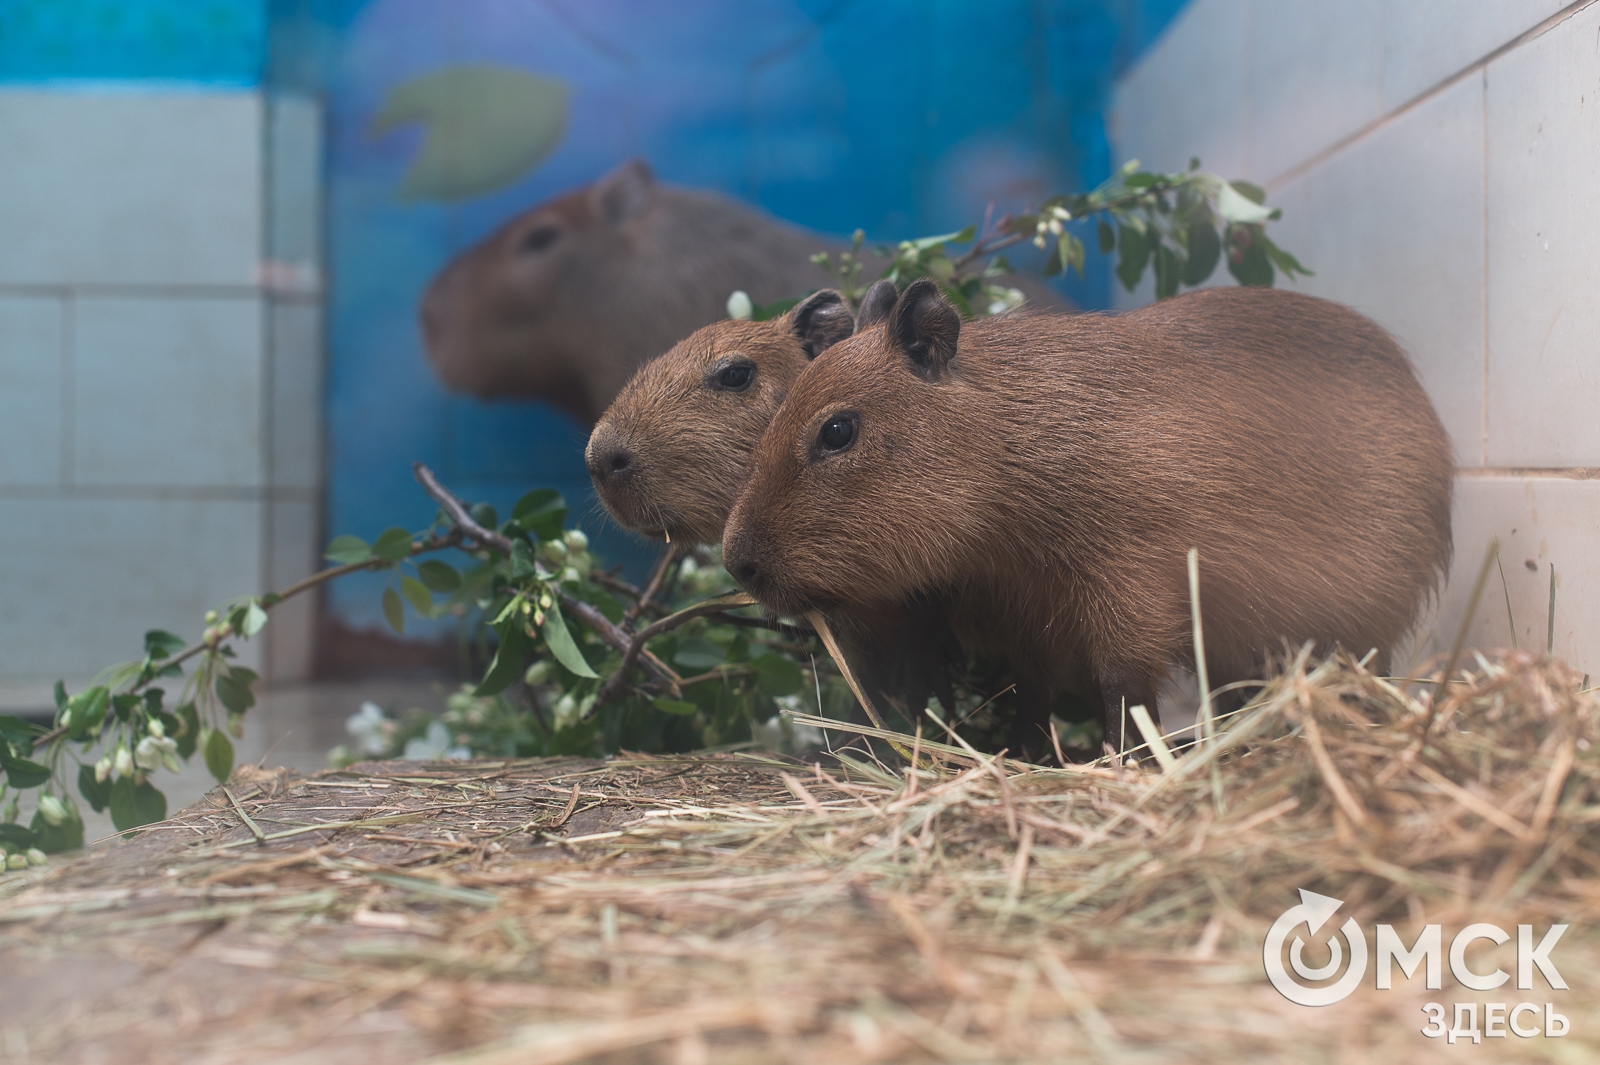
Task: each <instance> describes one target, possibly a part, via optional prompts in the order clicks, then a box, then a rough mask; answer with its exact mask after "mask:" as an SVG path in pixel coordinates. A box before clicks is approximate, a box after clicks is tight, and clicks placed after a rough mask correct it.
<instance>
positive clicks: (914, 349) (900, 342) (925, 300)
mask: <svg viewBox="0 0 1600 1065" xmlns="http://www.w3.org/2000/svg"><path fill="white" fill-rule="evenodd" d="M889 338H890V340H891V342H892V343H893V344H894V345H895V346H896V347H898V348H899V349H900V350H901V351H903V352H905V355H906V358H907V359H909V360H910V361H911V369H912V372H913V373H915V374H916V375H917V376H918V377H921V378H923V379H924V380H928V381H936V380H938V379H939V377H940V376H941V375H942V374H943V373H944V372H945V368H946V367H947V366H949V364H950V360H951V359H953V358H955V357H956V343H957V341H959V340H960V339H961V315H960V314H959V313H957V311H956V309H955V308H954V307H952V306H950V303H949V301H948V300H946V299H945V298H944V294H943V293H941V292H940V291H939V286H938V285H937V284H936V283H935V282H933V281H931V280H929V279H928V278H926V277H924V278H919V279H917V280H916V281H913V282H911V285H910V287H909V288H907V289H906V290H905V293H904V294H903V295H901V297H900V299H899V302H897V303H896V304H895V305H894V311H893V312H892V313H891V314H890V316H889Z"/></svg>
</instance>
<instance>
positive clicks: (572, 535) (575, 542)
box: [562, 529, 589, 551]
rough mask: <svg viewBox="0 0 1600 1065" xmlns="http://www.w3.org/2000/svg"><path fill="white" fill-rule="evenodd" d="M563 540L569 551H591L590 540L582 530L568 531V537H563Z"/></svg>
mask: <svg viewBox="0 0 1600 1065" xmlns="http://www.w3.org/2000/svg"><path fill="white" fill-rule="evenodd" d="M562 539H564V540H565V541H566V542H567V550H568V551H587V550H589V538H588V537H587V536H585V535H584V533H583V530H582V529H568V530H567V533H566V535H565V536H564V537H562Z"/></svg>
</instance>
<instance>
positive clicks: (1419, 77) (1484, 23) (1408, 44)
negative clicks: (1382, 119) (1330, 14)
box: [1383, 0, 1568, 110]
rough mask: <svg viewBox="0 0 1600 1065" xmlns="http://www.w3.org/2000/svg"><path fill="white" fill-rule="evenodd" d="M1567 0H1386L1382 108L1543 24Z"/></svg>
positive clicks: (1390, 107) (1410, 96)
mask: <svg viewBox="0 0 1600 1065" xmlns="http://www.w3.org/2000/svg"><path fill="white" fill-rule="evenodd" d="M1567 2H1568V0H1493V2H1490V3H1462V0H1384V5H1383V104H1384V108H1385V110H1393V109H1394V108H1396V107H1399V106H1400V105H1401V104H1404V103H1407V102H1409V101H1410V100H1412V99H1414V98H1415V97H1417V96H1418V95H1419V94H1421V93H1422V92H1424V91H1426V90H1428V89H1430V88H1432V87H1433V86H1435V85H1437V84H1438V83H1439V82H1441V81H1443V80H1445V79H1446V78H1448V77H1450V76H1451V75H1453V74H1456V73H1459V72H1460V71H1462V70H1465V69H1466V68H1467V67H1468V66H1470V65H1471V64H1473V63H1476V62H1478V61H1479V60H1481V59H1483V58H1485V57H1486V56H1488V55H1489V54H1490V53H1491V52H1493V51H1494V50H1495V49H1497V48H1499V47H1501V46H1502V45H1504V44H1505V43H1506V42H1508V41H1512V40H1514V39H1516V38H1517V37H1518V36H1519V35H1520V34H1522V33H1524V32H1526V31H1528V30H1530V29H1532V28H1533V27H1535V26H1537V25H1539V23H1541V22H1543V21H1544V20H1545V19H1547V18H1549V17H1550V16H1551V15H1554V14H1555V13H1556V12H1558V11H1560V10H1561V9H1562V8H1563V7H1565V6H1566V4H1567Z"/></svg>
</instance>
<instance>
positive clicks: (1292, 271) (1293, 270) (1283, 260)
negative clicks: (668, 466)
mask: <svg viewBox="0 0 1600 1065" xmlns="http://www.w3.org/2000/svg"><path fill="white" fill-rule="evenodd" d="M1256 241H1257V243H1259V244H1260V245H1261V250H1263V251H1265V252H1266V253H1267V258H1269V259H1271V260H1272V262H1273V264H1274V265H1276V266H1277V268H1278V269H1279V270H1282V271H1283V275H1284V276H1285V277H1288V278H1291V279H1292V278H1293V277H1294V276H1295V275H1296V274H1300V275H1302V276H1304V277H1314V276H1316V275H1315V274H1313V273H1312V272H1311V271H1310V270H1307V269H1306V268H1305V267H1304V266H1301V265H1300V260H1299V259H1296V258H1295V257H1294V256H1293V255H1290V254H1289V253H1288V252H1286V251H1284V250H1283V249H1282V248H1280V247H1278V246H1277V245H1276V244H1274V243H1273V242H1272V240H1271V239H1269V238H1268V237H1267V235H1266V234H1265V233H1260V234H1257V236H1256Z"/></svg>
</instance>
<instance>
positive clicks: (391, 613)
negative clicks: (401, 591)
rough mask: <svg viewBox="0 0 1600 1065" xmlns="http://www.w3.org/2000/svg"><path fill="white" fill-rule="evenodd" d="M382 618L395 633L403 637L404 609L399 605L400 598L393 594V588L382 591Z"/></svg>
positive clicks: (404, 628)
mask: <svg viewBox="0 0 1600 1065" xmlns="http://www.w3.org/2000/svg"><path fill="white" fill-rule="evenodd" d="M383 618H384V620H385V621H387V622H388V623H389V627H390V628H391V629H393V630H394V631H395V632H397V633H399V634H401V635H402V636H403V635H405V631H406V608H405V607H404V606H402V605H401V603H400V596H399V595H397V594H395V590H394V589H393V588H385V589H384V590H383Z"/></svg>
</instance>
